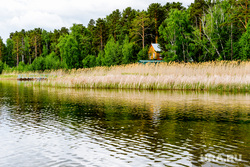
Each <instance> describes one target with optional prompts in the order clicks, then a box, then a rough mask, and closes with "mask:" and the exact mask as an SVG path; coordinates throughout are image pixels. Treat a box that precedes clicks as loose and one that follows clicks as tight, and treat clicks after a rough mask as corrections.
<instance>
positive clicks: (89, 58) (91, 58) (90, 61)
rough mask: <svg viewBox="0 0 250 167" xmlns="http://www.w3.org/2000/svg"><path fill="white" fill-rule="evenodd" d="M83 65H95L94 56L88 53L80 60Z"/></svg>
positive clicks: (87, 66)
mask: <svg viewBox="0 0 250 167" xmlns="http://www.w3.org/2000/svg"><path fill="white" fill-rule="evenodd" d="M82 64H83V67H85V68H91V67H95V66H96V57H95V56H93V55H88V56H87V57H86V58H85V59H83V61H82Z"/></svg>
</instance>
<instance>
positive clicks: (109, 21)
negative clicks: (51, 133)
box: [0, 0, 250, 71]
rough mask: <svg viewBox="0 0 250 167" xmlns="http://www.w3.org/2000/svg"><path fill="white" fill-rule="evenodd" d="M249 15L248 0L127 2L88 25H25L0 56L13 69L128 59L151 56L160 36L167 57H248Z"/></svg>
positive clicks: (104, 63) (0, 50)
mask: <svg viewBox="0 0 250 167" xmlns="http://www.w3.org/2000/svg"><path fill="white" fill-rule="evenodd" d="M249 15H250V12H249V2H248V1H246V0H239V1H231V0H222V1H208V0H195V1H194V3H192V4H191V5H190V6H189V7H188V9H185V8H184V7H183V6H182V4H181V3H180V2H173V3H169V2H168V3H166V4H165V5H161V4H159V3H152V4H150V5H149V6H148V8H147V11H144V10H143V11H140V10H135V9H132V8H131V7H128V8H126V9H125V10H123V11H122V12H121V11H119V10H118V9H117V10H115V11H113V12H111V13H110V14H109V15H107V16H106V18H98V19H97V20H93V19H91V20H90V22H89V24H88V28H86V27H84V26H83V25H82V24H73V26H72V27H71V28H70V29H67V28H65V27H62V28H61V29H58V30H57V29H55V30H54V31H51V32H48V31H46V30H43V29H41V28H35V29H33V30H29V31H25V30H21V31H19V32H18V31H16V32H14V33H11V34H10V36H9V38H8V39H7V41H6V44H5V43H4V42H3V40H2V38H1V37H0V60H1V61H2V62H4V64H5V65H6V70H8V71H25V70H26V71H27V70H49V69H58V68H67V69H72V68H82V67H92V66H111V65H118V64H128V63H132V62H136V61H137V60H145V59H148V54H147V52H148V46H149V45H150V44H151V43H154V42H156V41H157V42H158V43H159V44H160V46H161V48H162V50H163V53H162V55H163V57H164V60H165V61H185V62H189V61H196V62H203V61H213V60H247V59H249V42H248V41H249V28H248V27H249V25H248V26H247V23H248V22H249ZM158 37H159V38H158ZM19 62H20V63H21V62H23V63H21V64H20V65H18V64H19ZM25 64H26V65H25ZM39 66H40V67H39ZM7 67H8V68H7Z"/></svg>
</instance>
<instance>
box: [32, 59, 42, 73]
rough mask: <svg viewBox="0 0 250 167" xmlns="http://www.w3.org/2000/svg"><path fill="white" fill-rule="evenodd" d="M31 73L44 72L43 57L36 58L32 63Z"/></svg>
mask: <svg viewBox="0 0 250 167" xmlns="http://www.w3.org/2000/svg"><path fill="white" fill-rule="evenodd" d="M32 70H33V71H44V70H45V60H44V58H43V57H37V58H35V60H34V61H33V63H32Z"/></svg>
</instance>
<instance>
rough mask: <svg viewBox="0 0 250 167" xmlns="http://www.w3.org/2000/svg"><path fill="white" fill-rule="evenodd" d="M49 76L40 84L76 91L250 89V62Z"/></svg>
mask: <svg viewBox="0 0 250 167" xmlns="http://www.w3.org/2000/svg"><path fill="white" fill-rule="evenodd" d="M50 74H51V76H52V77H49V79H48V82H41V83H39V84H41V85H47V86H58V87H77V88H130V89H178V90H216V91H217V90H218V91H246V92H248V91H249V90H250V62H237V61H233V62H226V61H221V62H206V63H160V64H157V65H155V64H146V65H143V64H129V65H121V66H112V67H95V68H90V69H79V70H71V71H68V72H65V71H62V70H59V71H54V72H50ZM53 76H56V77H53Z"/></svg>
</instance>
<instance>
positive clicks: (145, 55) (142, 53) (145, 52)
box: [137, 47, 149, 60]
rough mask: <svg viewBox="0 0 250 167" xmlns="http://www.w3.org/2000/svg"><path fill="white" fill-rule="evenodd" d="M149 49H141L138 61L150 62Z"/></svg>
mask: <svg viewBox="0 0 250 167" xmlns="http://www.w3.org/2000/svg"><path fill="white" fill-rule="evenodd" d="M148 49H149V48H148V47H145V48H144V49H141V50H140V51H139V53H138V54H137V60H148Z"/></svg>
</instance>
